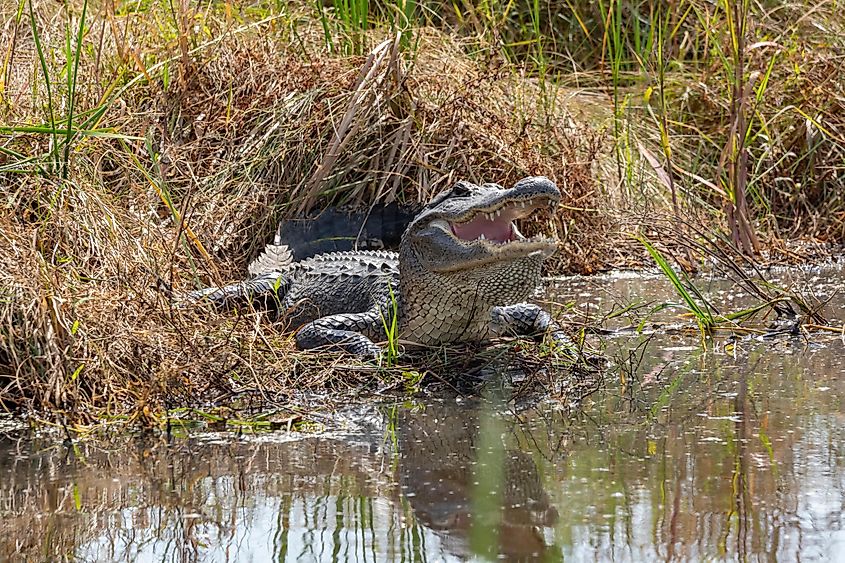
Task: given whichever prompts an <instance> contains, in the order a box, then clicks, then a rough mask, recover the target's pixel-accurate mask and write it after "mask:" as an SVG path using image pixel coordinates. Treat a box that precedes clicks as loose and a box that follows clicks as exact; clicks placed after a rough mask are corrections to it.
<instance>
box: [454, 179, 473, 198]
mask: <svg viewBox="0 0 845 563" xmlns="http://www.w3.org/2000/svg"><path fill="white" fill-rule="evenodd" d="M468 195H470V191H469V186H468V185H467V184H466V182H458V183H457V184H455V185H454V187H453V188H452V197H466V196H468Z"/></svg>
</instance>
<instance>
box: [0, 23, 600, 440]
mask: <svg viewBox="0 0 845 563" xmlns="http://www.w3.org/2000/svg"><path fill="white" fill-rule="evenodd" d="M42 8H43V11H40V12H37V13H34V14H33V18H34V20H35V23H34V25H35V27H36V29H37V30H38V34H40V37H41V39H42V42H47V41H49V40H50V39H49V38H50V37H51V36H52V37H55V36H56V35H58V34H59V33H61V29H62V27H61V26H62V25H63V22H62V20H61V19H56V18H50V17H49V11H48V9H47V8H45V7H42ZM59 13H61V11H59ZM111 16H112V17H114V14H112V15H111ZM136 16H137V14H136V15H133V14H127V15H124V17H123V18H118V19H117V20H116V21H117V22H118V24H117V25H116V27H115V26H107V25H106V24H105V22H104V23H103V29H104V31H103V32H102V33H101V34H95V33H89V34H87V35H86V36H85V37H84V39H83V50H84V48H89V52H93V53H97V56H96V57H90V58H82V59H81V60H80V62H79V64H80V67H79V74H80V76H83V77H86V78H87V79H90V78H92V77H94V76H99V75H100V74H101V73H104V72H105V71H106V69H107V67H108V61H106V60H105V59H104V58H101V56H100V54H103V53H106V52H107V51H108V49H109V48H112V49H114V51H115V52H117V53H118V55H119V57H124V58H127V57H128V58H132V57H134V58H136V59H137V61H136V62H137V63H138V64H142V61H141V60H140V58H139V57H137V55H138V51H137V49H135V50H134V51H133V49H131V48H129V47H127V45H129V44H130V43H131V42H129V41H126V34H130V33H135V34H137V35H136V37H135V39H138V40H139V41H140V42H141V44H143V38H142V37H141V36H142V35H143V33H142V30H141V29H139V28H138V27H137V25H138V24H137V21H135V23H134V24H133V21H134V18H135V17H136ZM39 18H40V19H39ZM110 23H114V21H111V22H110ZM121 24H122V25H121ZM133 25H134V26H135V27H133ZM23 30H24V28H23V24H22V23H20V22H18V25H17V26H16V27H14V29H7V30H6V31H5V33H6V35H5V36H4V39H6V40H8V41H12V40H13V41H14V43H15V61H14V64H15V68H16V69H19V68H20V67H22V66H23V67H27V65H29V67H28V68H29V69H30V70H37V69H38V67H40V66H41V65H42V64H43V62H42V61H41V60H39V59H40V57H39V55H38V49H37V45H35V44H34V41H33V39H34V37H35V34H33V35H31V36H29V37H27V36H26V35H25V34H24V33H23ZM306 31H307V30H302V29H301V30H300V32H299V38H300V41H301V43H299V47H298V48H297V49H293V48H291V46H290V45H291V44H290V42H289V41H286V40H283V39H289V37H288V35H289V31H285V30H281V31H279V30H278V28H274V27H273V22H272V21H268V22H266V23H265V24H263V25H259V26H257V27H254V28H252V29H250V30H249V32H248V33H231V34H229V35H225V36H221V37H216V38H215V39H214V40H213V41H212V42H210V43H209V45H207V46H206V47H204V48H203V47H197V48H195V49H194V50H192V51H190V54H188V55H186V53H187V51H185V50H182V51H181V56H180V57H177V60H175V61H170V60H168V61H167V62H166V64H163V63H162V62H161V61H159V62H158V63H156V64H153V65H151V66H149V67H145V68H142V71H143V72H142V73H141V74H139V75H138V77H143V79H140V78H137V79H133V80H132V81H129V82H126V81H122V82H121V80H119V79H118V80H117V81H116V82H114V83H111V84H109V85H108V87H107V88H103V87H102V83H101V82H97V81H95V80H81V81H79V83H78V84H75V85H74V89H73V97H74V98H75V103H76V106H77V108H80V111H81V113H82V114H83V115H85V112H89V115H90V114H96V113H98V112H99V116H98V117H97V119H95V120H91V121H84V122H83V121H81V120H82V118H77V123H82V125H80V131H79V132H78V134H76V135H75V136H74V137H73V142H68V144H66V145H63V147H62V148H66V149H67V151H68V153H69V155H70V157H69V158H68V159H67V160H66V161H64V163H62V162H61V156H62V151H61V150H55V149H56V143H57V142H59V143H60V142H61V139H60V138H59V139H58V141H57V137H56V136H55V135H51V134H49V133H44V132H42V131H24V130H18V131H16V132H15V134H13V135H9V136H7V137H5V138H4V139H3V147H4V150H3V158H4V162H3V163H2V164H4V165H5V168H4V172H3V173H2V176H0V178H2V180H0V181H2V188H0V189H2V193H3V214H2V218H0V225H1V227H0V228H2V235H0V237H2V241H3V243H2V244H0V257H2V270H1V271H0V290H2V300H0V326H2V329H0V334H2V339H0V402H2V404H4V405H6V406H13V405H16V406H18V407H23V408H26V409H27V410H30V411H32V412H38V411H40V412H45V411H49V412H52V413H55V414H57V415H58V416H59V419H60V420H63V421H69V422H73V423H91V422H94V421H104V420H122V421H126V420H129V421H137V422H139V423H142V424H145V425H150V424H153V425H154V424H159V423H161V421H162V419H163V418H162V417H163V416H164V415H166V413H168V412H170V411H171V410H172V409H174V408H177V407H184V406H196V405H206V406H209V405H220V404H224V403H226V402H232V401H238V402H239V403H240V404H245V403H250V404H251V403H253V402H256V401H258V402H261V401H264V402H266V403H269V402H272V403H274V404H286V403H290V402H292V401H304V400H306V399H305V397H306V396H308V393H309V392H313V391H326V390H327V389H328V390H332V389H334V390H335V391H338V395H344V394H347V393H349V392H350V390H351V389H355V388H357V387H359V386H361V385H364V384H365V383H366V384H368V385H370V386H373V387H378V386H388V387H390V386H392V385H394V384H395V383H391V378H394V379H395V381H399V382H401V381H402V380H403V377H404V376H403V375H402V371H401V370H393V371H390V370H372V369H369V370H368V369H367V368H365V367H362V366H360V365H355V366H349V365H346V363H345V362H346V360H344V359H338V358H324V357H319V356H314V355H303V354H297V353H295V352H294V350H293V345H292V342H291V339H290V338H289V336H288V335H287V334H286V333H285V331H284V326H274V325H272V324H270V323H268V322H266V319H264V318H263V317H262V316H261V315H260V314H258V313H256V314H241V315H238V316H221V317H214V318H209V317H204V316H202V315H201V313H199V312H196V311H190V310H188V311H182V310H179V311H176V310H174V309H173V308H172V306H171V304H170V303H169V301H168V300H167V299H166V298H165V297H164V295H163V293H162V292H160V291H159V289H160V288H161V287H162V286H172V287H174V288H176V289H177V290H178V289H185V288H191V287H194V286H195V285H207V284H208V283H216V282H220V281H222V280H228V279H235V278H240V277H242V276H243V275H244V272H245V266H246V264H247V263H248V262H249V261H250V259H251V258H253V257H254V256H255V254H256V253H257V252H258V251H259V250H260V249H261V248H262V247H263V245H264V244H265V242H266V241H268V240H269V239H270V237H271V235H272V232H273V231H274V230H275V226H276V223H277V221H279V220H280V219H282V218H284V217H291V216H296V215H297V214H299V213H302V212H303V211H305V210H307V209H311V208H314V207H315V206H318V207H319V206H324V205H340V204H343V205H353V206H354V205H358V206H363V205H370V204H372V203H376V202H390V201H393V200H398V201H401V202H408V203H411V202H420V201H425V200H427V199H428V198H429V197H430V196H431V195H432V194H433V193H435V192H436V191H438V190H439V189H441V188H443V187H446V186H447V185H449V184H450V183H451V182H453V181H454V180H457V179H459V178H468V179H471V180H474V181H497V182H501V183H504V184H509V183H511V182H513V181H514V180H516V179H517V178H519V177H522V176H524V175H526V174H529V173H530V174H545V175H548V176H550V177H552V178H555V179H556V180H557V181H558V183H559V184H560V185H561V187H562V188H563V191H564V193H565V194H566V206H565V207H564V208H563V209H562V211H561V213H560V215H559V216H558V217H555V218H551V219H552V223H554V224H556V226H557V231H558V233H560V234H561V235H562V236H563V238H564V239H565V240H566V241H567V243H568V244H566V245H563V246H562V250H563V252H562V253H561V257H560V258H559V260H558V261H557V262H556V264H555V265H554V267H555V268H557V269H559V270H563V269H567V268H580V269H594V268H596V267H598V265H599V264H600V263H601V260H602V251H601V246H600V245H598V244H596V243H595V241H588V237H589V236H592V233H595V232H596V229H608V228H609V227H608V225H609V223H608V221H607V218H606V217H605V216H603V215H602V214H600V213H598V212H597V211H596V210H597V208H598V207H599V205H600V201H601V191H600V190H599V187H598V186H597V185H596V183H595V180H594V178H595V176H594V174H593V171H592V168H593V167H594V163H595V161H596V156H597V154H598V153H599V152H600V151H601V147H602V143H601V136H602V133H601V132H600V130H598V129H596V128H594V127H591V126H589V125H588V124H587V122H586V120H585V119H584V118H583V114H584V113H585V112H589V114H590V115H600V114H601V113H602V110H601V105H600V104H598V103H596V102H595V101H594V100H592V99H591V98H589V97H586V96H584V97H577V96H574V95H573V96H572V98H571V99H568V100H567V99H563V98H562V97H561V96H562V93H561V92H558V93H557V94H556V95H557V96H558V97H557V99H554V100H551V99H549V98H548V96H546V95H544V94H543V92H541V90H540V88H539V87H538V85H537V84H536V83H535V81H533V80H531V79H529V78H525V77H522V76H519V75H518V74H514V73H513V72H512V71H510V70H507V69H504V68H501V69H498V70H497V69H491V68H488V67H487V66H486V65H482V64H480V63H479V62H478V61H476V60H473V59H472V58H471V57H469V56H467V54H466V53H465V51H464V50H463V49H462V47H461V46H460V45H459V44H458V43H456V42H455V41H454V40H453V39H451V38H449V37H447V36H446V35H444V34H442V33H440V32H437V31H434V30H429V31H424V32H421V33H420V35H419V38H418V41H419V43H418V44H417V46H416V49H415V50H413V51H411V50H408V49H405V48H402V45H401V43H400V41H401V37H400V36H398V35H394V34H383V36H382V37H381V38H375V37H374V38H373V40H372V43H373V44H374V45H375V47H374V48H373V49H372V50H371V52H369V54H367V55H363V56H348V57H331V56H324V55H321V54H319V50H318V49H309V48H308V46H307V43H308V41H311V40H312V39H309V36H308V34H307V33H306ZM312 31H313V30H312ZM121 33H123V35H121ZM272 39H275V40H272ZM121 45H123V47H122V48H121V47H120V46H121ZM27 53H28V55H27ZM54 56H55V58H51V59H50V60H49V61H47V64H48V68H47V71H48V74H50V73H51V72H55V75H54V76H60V75H61V72H62V71H61V65H62V62H63V61H62V60H61V58H60V57H59V56H58V54H56V53H54ZM103 56H104V55H103ZM50 65H52V66H50ZM61 89H62V83H61V82H59V81H54V82H53V83H52V91H51V92H50V93H49V96H52V97H55V98H56V99H61V100H66V99H67V97H68V96H70V92H71V90H70V86H68V90H67V91H62V90H61ZM45 90H46V88H45V84H39V83H37V82H36V83H33V82H32V80H31V75H28V74H26V73H17V72H12V73H6V79H5V82H4V92H5V97H4V99H5V100H11V101H13V102H14V103H9V104H8V105H7V107H6V110H5V112H6V115H7V119H8V122H10V123H13V124H21V123H29V122H33V121H36V122H37V118H36V117H35V116H36V115H37V114H38V113H39V111H40V107H39V103H41V102H43V100H44V99H46V97H47V96H48V93H47V92H46V91H45ZM28 91H29V92H31V93H32V95H31V96H30V97H27V92H28ZM18 102H20V103H18ZM57 105H58V106H61V104H57ZM59 109H61V107H56V108H55V110H56V111H58V110H59ZM82 129H84V131H83V130H82ZM21 155H35V156H36V158H31V159H28V158H21ZM62 166H66V168H62ZM548 219H550V218H546V219H545V220H548ZM552 226H553V227H554V225H552ZM547 227H548V225H528V226H527V227H526V228H527V229H529V230H530V229H537V228H544V229H545V228H547ZM605 244H609V241H605Z"/></svg>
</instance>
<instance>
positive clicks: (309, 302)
mask: <svg viewBox="0 0 845 563" xmlns="http://www.w3.org/2000/svg"><path fill="white" fill-rule="evenodd" d="M559 200H560V192H559V191H558V189H557V187H556V186H555V185H554V184H553V183H552V182H551V181H549V180H548V179H546V178H543V177H532V178H525V179H523V180H520V181H519V182H517V184H516V185H515V186H514V187H513V188H510V189H503V188H502V187H501V186H498V185H496V184H484V185H481V186H477V185H474V184H470V183H468V182H458V183H457V184H456V185H455V186H453V187H452V188H451V189H449V190H448V191H446V192H444V193H442V194H440V195H439V196H437V197H435V198H434V199H433V200H432V202H431V203H429V204H428V205H427V206H426V207H425V208H424V209H423V210H422V211H421V212H420V213H419V214H418V215H417V217H415V218H414V220H413V221H412V222H411V224H410V225H409V226H408V228H407V230H406V231H405V233H404V234H403V236H402V242H401V244H400V250H399V253H398V254H396V253H393V252H384V251H357V252H333V253H329V254H323V255H319V256H315V257H313V258H309V259H306V260H303V261H301V262H291V261H290V260H289V255H286V253H285V251H284V247H282V246H280V241H279V240H276V241H275V243H276V244H275V245H270V246H268V249H267V251H265V254H264V255H263V256H262V257H260V258H259V259H258V260H256V262H254V263H253V266H252V267H251V268H250V270H251V272H253V274H254V275H253V277H252V278H251V279H249V280H246V281H244V282H240V283H236V284H232V285H228V286H225V287H222V288H216V287H212V288H207V289H203V290H199V291H195V292H192V293H191V294H190V295H189V298H190V299H191V300H192V301H197V300H203V301H208V302H210V303H212V304H213V305H214V306H215V307H217V308H228V307H232V306H236V305H238V304H242V303H251V304H252V305H253V306H255V307H261V308H269V309H275V310H277V311H279V312H280V313H282V314H284V315H285V316H286V318H287V319H288V320H289V322H290V323H291V325H292V326H295V327H299V329H298V331H297V332H296V341H297V344H298V346H299V347H300V348H302V349H310V348H318V347H322V346H328V347H330V348H334V349H339V350H343V351H345V352H348V353H352V354H356V355H361V356H377V355H378V354H379V353H380V352H381V349H380V347H379V346H377V345H376V344H375V342H377V341H382V340H385V338H386V332H385V326H387V327H389V326H391V322H392V321H393V319H394V316H396V315H397V314H398V319H397V327H398V337H399V339H400V340H401V341H403V343H404V344H406V345H424V346H432V345H440V344H448V343H454V342H475V341H484V340H487V339H488V338H490V337H491V336H496V335H506V334H516V335H532V336H537V335H540V336H542V334H543V333H545V332H547V331H551V333H552V338H553V339H554V341H556V342H558V343H560V344H563V345H564V346H565V349H569V348H570V347H571V342H570V341H569V339H568V338H567V337H566V335H565V334H564V333H563V332H562V331H561V330H560V327H558V326H557V325H556V324H555V323H554V321H553V320H552V319H551V316H550V315H549V314H548V313H547V312H546V311H544V310H542V309H541V308H540V307H538V306H536V305H533V304H528V303H525V302H524V301H525V300H526V299H528V298H529V297H530V296H531V294H532V293H533V292H534V290H535V289H536V288H537V286H538V285H539V283H540V275H541V268H542V265H543V261H544V260H545V259H546V258H547V257H549V256H550V255H551V254H552V253H553V252H554V251H555V248H556V242H555V241H554V240H551V239H545V238H538V239H525V238H524V237H523V236H522V235H521V234H520V233H519V231H518V230H516V227H515V226H514V225H513V223H512V221H513V220H515V219H517V218H520V217H525V216H528V215H530V214H531V213H533V212H534V211H537V210H540V209H546V210H551V211H553V210H554V208H555V207H556V206H557V204H558V201H559ZM256 265H257V266H256ZM256 270H257V271H256ZM400 273H401V275H400Z"/></svg>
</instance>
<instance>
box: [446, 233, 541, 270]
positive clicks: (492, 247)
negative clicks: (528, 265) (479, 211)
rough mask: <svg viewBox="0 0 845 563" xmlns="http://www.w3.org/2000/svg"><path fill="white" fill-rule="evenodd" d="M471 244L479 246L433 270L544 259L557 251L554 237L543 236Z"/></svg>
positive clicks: (482, 266)
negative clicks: (458, 258) (458, 260)
mask: <svg viewBox="0 0 845 563" xmlns="http://www.w3.org/2000/svg"><path fill="white" fill-rule="evenodd" d="M471 245H472V246H474V247H481V248H477V250H478V252H474V253H472V254H471V255H467V256H464V257H463V258H462V260H461V261H460V262H456V263H454V264H450V265H448V266H446V267H440V268H435V271H436V272H439V273H444V274H446V273H454V272H460V271H467V270H473V269H477V268H484V267H487V266H490V265H492V264H501V263H502V262H516V261H519V260H526V259H532V258H536V259H538V260H545V259H546V258H548V257H549V256H551V255H552V254H554V253H555V251H557V242H556V241H555V240H554V239H549V238H544V237H533V238H530V239H526V238H521V239H517V240H513V241H511V242H505V243H496V242H489V241H474V242H472V243H471Z"/></svg>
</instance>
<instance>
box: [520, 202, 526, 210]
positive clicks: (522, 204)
mask: <svg viewBox="0 0 845 563" xmlns="http://www.w3.org/2000/svg"><path fill="white" fill-rule="evenodd" d="M520 205H521V206H522V208H523V209H525V202H524V201H522V202H520Z"/></svg>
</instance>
